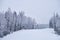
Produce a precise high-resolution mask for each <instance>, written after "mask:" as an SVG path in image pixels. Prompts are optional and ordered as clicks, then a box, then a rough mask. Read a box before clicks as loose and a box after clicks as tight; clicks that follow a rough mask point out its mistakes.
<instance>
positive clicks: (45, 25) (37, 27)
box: [35, 24, 49, 29]
mask: <svg viewBox="0 0 60 40" xmlns="http://www.w3.org/2000/svg"><path fill="white" fill-rule="evenodd" d="M48 27H49V25H48V24H38V25H36V27H35V29H43V28H48Z"/></svg>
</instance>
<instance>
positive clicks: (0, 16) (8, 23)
mask: <svg viewBox="0 0 60 40" xmlns="http://www.w3.org/2000/svg"><path fill="white" fill-rule="evenodd" d="M35 25H36V21H35V19H32V18H31V17H27V16H25V15H24V12H23V11H21V12H19V14H17V12H16V11H14V12H12V11H11V9H10V8H8V10H7V11H6V12H0V37H3V36H5V35H7V34H10V33H13V32H14V31H18V30H21V29H34V27H35Z"/></svg>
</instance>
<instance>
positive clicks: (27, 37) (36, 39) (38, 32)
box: [1, 28, 60, 40]
mask: <svg viewBox="0 0 60 40" xmlns="http://www.w3.org/2000/svg"><path fill="white" fill-rule="evenodd" d="M1 40H60V36H59V35H56V34H54V30H53V29H49V28H46V29H32V30H20V31H17V32H14V33H13V34H10V35H7V36H6V37H4V38H2V39H1Z"/></svg>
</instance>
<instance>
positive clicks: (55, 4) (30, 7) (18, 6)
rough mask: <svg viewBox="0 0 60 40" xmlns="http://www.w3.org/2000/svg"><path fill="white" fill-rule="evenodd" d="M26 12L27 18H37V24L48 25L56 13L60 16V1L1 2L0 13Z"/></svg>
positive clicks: (22, 0)
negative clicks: (8, 11)
mask: <svg viewBox="0 0 60 40" xmlns="http://www.w3.org/2000/svg"><path fill="white" fill-rule="evenodd" d="M8 8H11V9H12V11H14V10H16V11H17V12H19V11H24V12H25V15H26V16H30V17H32V18H35V19H36V21H37V23H41V24H48V23H49V19H50V18H51V17H52V16H53V14H54V12H58V13H59V14H60V12H59V11H60V0H0V11H3V10H4V11H6V10H7V9H8Z"/></svg>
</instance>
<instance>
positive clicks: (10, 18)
mask: <svg viewBox="0 0 60 40" xmlns="http://www.w3.org/2000/svg"><path fill="white" fill-rule="evenodd" d="M5 19H6V21H7V25H6V26H7V31H8V32H9V33H10V32H11V27H12V24H13V14H12V12H11V9H10V8H8V11H7V12H5Z"/></svg>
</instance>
